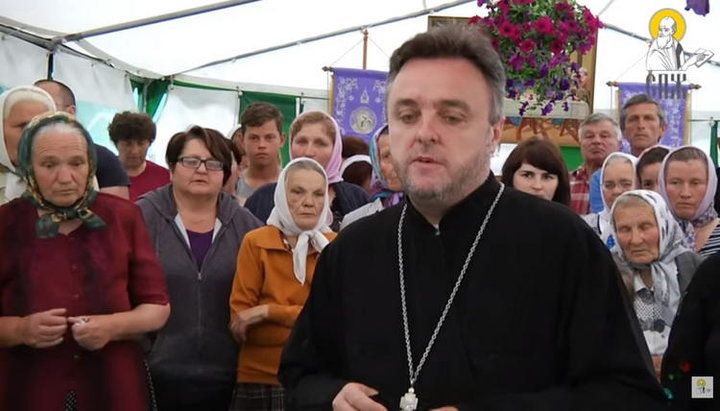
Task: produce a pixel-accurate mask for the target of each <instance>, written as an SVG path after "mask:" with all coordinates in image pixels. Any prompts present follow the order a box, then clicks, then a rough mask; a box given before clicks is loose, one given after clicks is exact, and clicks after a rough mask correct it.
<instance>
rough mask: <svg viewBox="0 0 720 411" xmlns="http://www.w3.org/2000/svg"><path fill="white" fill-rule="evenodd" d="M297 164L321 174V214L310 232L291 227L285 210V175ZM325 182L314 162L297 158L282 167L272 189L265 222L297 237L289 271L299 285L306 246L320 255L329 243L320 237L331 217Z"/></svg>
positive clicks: (291, 221)
mask: <svg viewBox="0 0 720 411" xmlns="http://www.w3.org/2000/svg"><path fill="white" fill-rule="evenodd" d="M297 163H311V164H313V165H315V166H316V167H314V168H313V169H314V170H316V171H317V172H319V173H322V176H323V178H324V179H325V202H324V204H323V209H322V212H321V213H320V216H319V217H318V221H317V224H315V227H313V228H312V229H311V230H305V231H303V230H302V229H300V227H298V226H297V224H295V220H294V219H293V217H292V214H291V213H290V207H288V201H287V194H286V189H287V175H288V172H289V171H290V170H293V169H295V170H297V169H298V168H297V167H295V168H294V167H293V165H294V164H297ZM327 181H328V178H327V174H325V170H324V169H323V167H322V166H321V165H320V164H319V163H318V162H317V161H315V160H313V159H311V158H307V157H300V158H296V159H294V160H292V161H291V162H289V163H288V164H287V165H286V166H285V168H283V170H282V172H281V173H280V177H278V184H277V185H276V186H275V197H274V198H275V207H274V208H273V209H272V211H271V212H270V217H268V220H267V223H268V225H272V226H275V227H277V228H279V229H280V231H282V232H283V233H284V234H285V235H292V236H298V240H297V244H295V248H293V271H294V273H295V278H297V280H298V281H299V282H300V284H305V274H306V263H307V252H308V246H309V244H311V245H312V246H313V247H314V248H315V249H316V250H317V251H318V252H320V251H322V250H323V248H325V246H326V245H327V244H328V242H329V241H328V239H327V238H326V237H325V236H324V235H323V234H322V233H327V232H331V230H330V227H329V226H328V220H330V219H332V214H331V213H330V206H329V200H328V192H327V191H328V190H327V187H328V183H327Z"/></svg>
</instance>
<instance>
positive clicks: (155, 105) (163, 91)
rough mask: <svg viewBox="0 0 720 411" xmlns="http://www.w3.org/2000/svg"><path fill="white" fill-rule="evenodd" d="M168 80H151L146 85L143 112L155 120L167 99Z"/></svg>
mask: <svg viewBox="0 0 720 411" xmlns="http://www.w3.org/2000/svg"><path fill="white" fill-rule="evenodd" d="M169 87H170V80H151V81H150V84H148V86H147V95H146V96H145V112H146V113H147V115H149V116H150V117H152V119H153V121H155V122H157V121H158V118H159V117H160V112H161V111H162V107H163V106H164V105H165V102H166V101H167V94H168V88H169Z"/></svg>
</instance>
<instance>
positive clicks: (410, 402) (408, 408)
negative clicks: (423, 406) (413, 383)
mask: <svg viewBox="0 0 720 411" xmlns="http://www.w3.org/2000/svg"><path fill="white" fill-rule="evenodd" d="M417 405H418V397H417V395H415V389H414V388H413V387H410V389H409V390H408V392H406V393H405V395H403V396H402V398H400V410H401V411H415V410H416V409H417Z"/></svg>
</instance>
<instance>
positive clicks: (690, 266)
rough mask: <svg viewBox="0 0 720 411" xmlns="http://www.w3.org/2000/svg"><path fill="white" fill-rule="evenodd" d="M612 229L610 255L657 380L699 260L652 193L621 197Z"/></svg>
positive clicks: (622, 195)
mask: <svg viewBox="0 0 720 411" xmlns="http://www.w3.org/2000/svg"><path fill="white" fill-rule="evenodd" d="M612 230H613V234H614V236H615V239H616V241H617V244H616V245H615V246H614V247H613V248H612V250H611V251H612V253H613V256H614V257H615V260H616V262H617V263H618V267H619V268H620V272H621V273H622V275H623V280H624V282H625V285H626V286H627V287H628V291H629V293H630V296H631V299H632V302H633V307H634V309H635V314H636V315H637V318H638V320H639V322H640V329H641V330H642V332H643V335H644V337H645V342H646V343H647V346H648V349H649V351H650V355H652V358H653V364H654V366H655V372H656V373H657V375H658V377H659V376H660V364H661V362H662V356H663V354H664V352H665V349H666V348H667V344H668V336H669V335H670V327H671V326H672V323H673V319H674V318H675V313H676V312H677V309H678V304H679V302H680V297H681V296H682V294H683V293H684V292H685V289H686V288H687V286H688V284H689V283H690V279H691V278H692V276H693V275H694V273H695V270H696V268H697V266H698V265H699V264H700V261H701V258H700V257H699V256H698V255H697V254H695V253H694V252H693V251H692V250H691V249H689V248H688V247H686V246H685V245H684V243H683V239H684V235H683V233H682V230H681V229H680V226H679V225H678V223H677V222H676V221H675V219H674V218H673V216H672V214H671V213H670V210H669V209H668V207H667V205H666V203H665V200H663V198H662V197H661V196H660V195H659V194H658V193H656V192H654V191H650V190H633V191H628V192H625V193H623V194H621V195H620V196H619V197H618V198H617V199H616V200H615V204H614V205H613V207H612Z"/></svg>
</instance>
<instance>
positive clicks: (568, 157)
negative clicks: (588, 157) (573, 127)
mask: <svg viewBox="0 0 720 411" xmlns="http://www.w3.org/2000/svg"><path fill="white" fill-rule="evenodd" d="M560 152H561V153H562V156H563V159H564V160H565V164H567V168H568V171H573V170H575V169H576V168H578V167H580V164H582V163H583V158H582V154H581V153H580V147H560Z"/></svg>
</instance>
